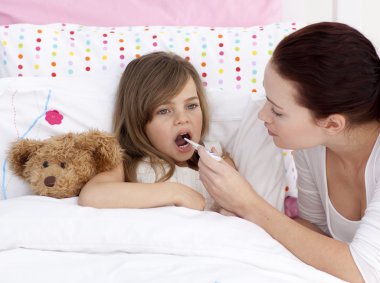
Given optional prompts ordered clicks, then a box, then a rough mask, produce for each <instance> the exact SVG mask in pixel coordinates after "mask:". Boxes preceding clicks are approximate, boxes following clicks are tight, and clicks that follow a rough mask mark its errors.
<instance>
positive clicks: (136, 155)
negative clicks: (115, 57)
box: [113, 52, 209, 182]
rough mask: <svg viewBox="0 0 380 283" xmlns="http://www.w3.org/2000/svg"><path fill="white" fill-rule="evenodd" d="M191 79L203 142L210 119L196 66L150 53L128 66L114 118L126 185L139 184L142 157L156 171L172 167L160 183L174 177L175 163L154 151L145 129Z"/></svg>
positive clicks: (192, 163) (195, 159)
mask: <svg viewBox="0 0 380 283" xmlns="http://www.w3.org/2000/svg"><path fill="white" fill-rule="evenodd" d="M190 78H191V79H193V81H194V83H195V85H196V89H197V94H198V97H199V102H200V107H201V110H202V114H203V120H202V130H201V141H202V139H203V137H204V135H205V134H206V133H207V131H208V127H209V115H208V108H207V102H206V97H205V94H204V90H203V87H202V81H201V79H200V77H199V75H198V73H197V71H196V70H195V68H194V67H193V65H191V64H190V63H189V62H187V61H186V60H184V59H183V58H181V57H180V56H178V55H175V54H172V53H166V52H154V53H150V54H147V55H144V56H141V57H139V58H137V59H134V60H132V61H131V62H130V63H129V64H128V66H127V68H126V69H125V71H124V73H123V75H122V77H121V80H120V84H119V89H118V92H117V98H116V104H115V111H114V115H113V129H114V132H115V135H116V137H117V139H118V140H119V142H120V145H121V147H122V148H123V149H124V162H123V167H124V176H125V181H128V182H137V176H136V169H137V166H138V164H139V162H140V161H141V160H142V158H143V157H147V158H149V160H150V161H151V162H152V166H153V167H154V168H157V166H161V169H163V168H164V167H163V166H164V164H165V163H166V164H168V165H169V167H170V169H169V171H168V172H166V174H164V176H163V177H161V178H160V179H159V180H157V181H166V180H168V179H169V178H170V177H171V176H172V175H173V172H174V169H175V162H174V160H172V159H171V158H170V157H169V156H167V155H165V154H163V153H162V152H160V151H158V150H157V149H156V148H154V147H153V145H152V144H151V142H150V141H149V139H148V136H147V135H146V132H145V128H146V124H147V123H148V122H150V121H151V120H152V118H153V116H152V115H153V111H154V110H155V109H156V108H157V107H159V106H160V105H162V104H165V103H167V102H168V101H169V100H171V99H172V98H173V97H174V96H176V95H177V94H179V93H180V92H181V91H182V89H183V88H184V87H185V85H186V83H187V82H188V80H189V79H190ZM198 158H199V157H198V155H197V154H196V153H194V155H193V156H192V158H191V159H190V160H188V165H189V167H192V168H197V163H198ZM162 161H163V162H164V163H163V162H162ZM155 170H156V169H155ZM156 172H157V171H156ZM164 172H165V171H164Z"/></svg>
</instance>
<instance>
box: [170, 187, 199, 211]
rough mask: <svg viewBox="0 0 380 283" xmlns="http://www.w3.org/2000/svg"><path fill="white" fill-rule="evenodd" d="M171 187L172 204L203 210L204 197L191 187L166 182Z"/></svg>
mask: <svg viewBox="0 0 380 283" xmlns="http://www.w3.org/2000/svg"><path fill="white" fill-rule="evenodd" d="M167 184H170V185H171V186H172V187H173V204H174V205H175V206H183V207H187V208H191V209H195V210H204V208H205V205H206V200H205V198H204V197H203V196H202V195H201V194H200V193H198V192H197V191H195V190H193V189H192V188H190V187H188V186H185V185H182V184H179V183H167Z"/></svg>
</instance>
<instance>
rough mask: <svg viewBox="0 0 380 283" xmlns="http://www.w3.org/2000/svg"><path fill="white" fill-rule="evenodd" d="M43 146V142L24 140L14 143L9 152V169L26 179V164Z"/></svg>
mask: <svg viewBox="0 0 380 283" xmlns="http://www.w3.org/2000/svg"><path fill="white" fill-rule="evenodd" d="M42 145H43V142H42V141H37V140H29V139H22V140H18V141H16V142H14V143H13V144H12V145H11V147H10V149H9V152H8V162H9V168H10V169H11V170H12V171H13V172H14V173H15V174H16V175H17V176H20V177H24V176H23V173H24V170H25V163H26V162H27V161H28V160H29V159H30V158H31V157H32V156H33V154H34V153H35V152H36V151H37V150H38V149H39V148H40V147H41V146H42Z"/></svg>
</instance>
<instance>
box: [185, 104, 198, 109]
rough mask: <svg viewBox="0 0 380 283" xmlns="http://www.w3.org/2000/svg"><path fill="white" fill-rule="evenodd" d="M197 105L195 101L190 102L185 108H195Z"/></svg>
mask: <svg viewBox="0 0 380 283" xmlns="http://www.w3.org/2000/svg"><path fill="white" fill-rule="evenodd" d="M198 106H199V105H198V104H196V103H192V104H189V105H188V106H187V109H191V110H192V109H195V108H197V107H198Z"/></svg>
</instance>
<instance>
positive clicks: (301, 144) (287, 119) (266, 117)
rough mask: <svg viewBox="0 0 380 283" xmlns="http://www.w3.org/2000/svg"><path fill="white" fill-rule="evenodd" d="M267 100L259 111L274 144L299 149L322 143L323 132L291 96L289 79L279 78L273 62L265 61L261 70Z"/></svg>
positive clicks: (309, 114)
mask: <svg viewBox="0 0 380 283" xmlns="http://www.w3.org/2000/svg"><path fill="white" fill-rule="evenodd" d="M264 88H265V92H266V98H267V101H266V103H265V105H264V107H263V108H262V109H261V111H260V112H259V119H260V120H262V121H264V125H265V127H266V128H267V129H268V133H269V135H271V136H272V137H273V142H274V143H275V144H276V146H278V147H280V148H286V149H302V148H308V147H313V146H316V145H319V144H323V142H324V135H323V131H322V128H320V127H319V126H318V125H317V124H316V122H315V120H314V119H313V117H312V115H311V112H310V111H309V110H308V109H307V108H305V107H303V106H300V105H299V104H298V103H297V102H296V100H295V97H296V95H297V89H296V87H295V85H294V83H293V82H291V81H289V80H286V79H284V78H282V77H281V76H280V75H279V73H278V72H277V71H276V68H275V66H274V65H273V63H271V62H269V63H268V65H267V67H266V69H265V73H264Z"/></svg>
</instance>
